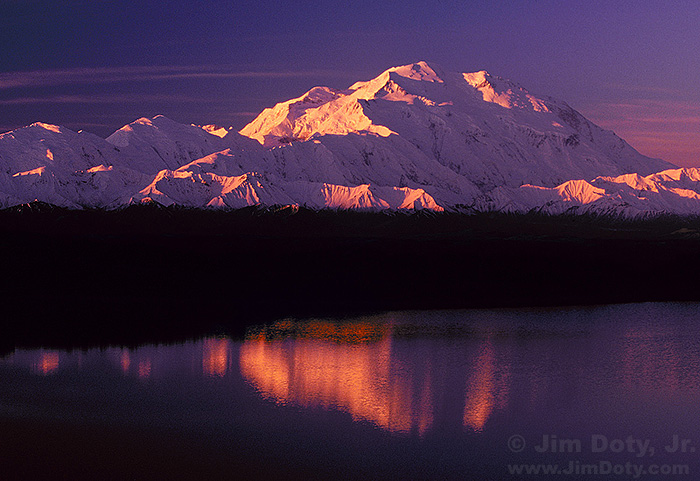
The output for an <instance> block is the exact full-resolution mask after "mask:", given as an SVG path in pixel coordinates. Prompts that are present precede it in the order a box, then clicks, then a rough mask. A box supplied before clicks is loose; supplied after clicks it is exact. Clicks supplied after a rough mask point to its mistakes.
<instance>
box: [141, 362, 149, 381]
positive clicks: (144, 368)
mask: <svg viewBox="0 0 700 481" xmlns="http://www.w3.org/2000/svg"><path fill="white" fill-rule="evenodd" d="M150 376H151V359H150V358H146V359H144V360H142V361H139V377H140V378H142V379H148V378H149V377H150Z"/></svg>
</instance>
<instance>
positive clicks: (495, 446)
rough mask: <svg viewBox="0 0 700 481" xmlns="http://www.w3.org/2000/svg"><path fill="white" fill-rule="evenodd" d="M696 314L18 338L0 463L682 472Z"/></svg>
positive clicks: (467, 316) (696, 367)
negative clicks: (78, 346)
mask: <svg viewBox="0 0 700 481" xmlns="http://www.w3.org/2000/svg"><path fill="white" fill-rule="evenodd" d="M698 322H700V305H697V304H633V305H618V306H601V307H592V308H567V309H541V310H532V309H530V310H470V311H428V312H395V313H388V314H383V315H378V316H372V317H364V318H357V319H345V320H333V319H310V320H301V321H300V320H297V321H294V320H280V321H278V322H275V323H271V324H268V325H264V326H256V327H254V328H251V329H250V330H249V331H248V334H247V336H246V338H245V339H244V340H232V339H229V338H226V337H211V338H205V339H200V340H196V341H191V342H186V343H182V344H176V345H144V346H140V347H135V348H126V347H113V348H108V349H91V350H86V351H60V350H50V349H38V350H15V351H14V352H13V353H11V354H9V355H7V356H5V357H4V358H2V359H0V379H1V380H2V381H1V382H0V420H2V424H3V426H0V427H4V429H3V433H4V434H0V441H1V442H2V447H3V452H4V454H0V462H2V464H1V465H0V467H4V468H6V469H7V470H9V471H7V472H10V473H14V472H17V473H21V472H24V473H25V474H26V472H29V473H35V474H38V475H41V474H44V473H46V472H48V471H50V472H53V473H60V474H61V475H65V476H66V477H79V476H83V475H85V476H87V475H90V476H94V475H99V476H100V477H109V476H114V477H115V478H120V477H123V476H133V477H136V478H138V477H140V476H143V477H144V478H150V477H153V476H157V475H162V476H163V477H164V478H165V477H168V476H170V475H173V474H176V475H177V476H178V477H191V478H201V477H205V476H206V477H209V478H227V477H231V476H232V472H233V471H236V472H237V473H241V472H245V473H247V474H248V475H250V476H252V477H268V476H269V477H276V476H279V475H281V474H288V475H299V476H301V475H304V476H312V477H318V478H324V477H327V476H339V477H341V478H348V477H356V478H363V477H367V476H370V477H375V478H395V477H397V476H406V477H409V478H411V479H417V478H425V479H445V478H448V479H449V478H452V479H484V477H486V479H488V478H491V479H533V478H534V479H537V477H538V476H537V475H534V474H531V475H525V474H522V475H516V474H513V472H512V470H513V469H514V468H513V466H515V467H516V468H515V469H518V468H517V467H518V466H520V465H535V466H536V465H557V466H558V468H556V469H559V470H560V471H559V473H558V475H557V476H556V477H557V478H562V479H598V478H600V479H610V478H613V479H614V478H616V477H618V478H620V479H622V478H624V479H630V478H631V477H632V478H633V477H637V479H669V477H670V478H673V477H674V476H672V475H669V474H668V473H669V472H670V471H669V472H666V471H663V470H672V469H676V470H678V471H681V472H682V473H683V474H679V475H678V476H676V477H677V478H678V479H693V477H694V476H693V474H694V473H695V476H700V474H697V473H700V463H699V462H698V454H697V453H696V452H695V447H696V445H700V424H699V423H698V419H700V331H699V330H698V328H697V326H698ZM684 439H685V440H688V441H686V442H685V445H684V447H683V449H681V448H680V444H679V443H681V441H682V440H684ZM674 448H675V449H674ZM669 451H671V452H669ZM588 466H596V467H597V469H598V470H599V471H598V472H599V476H591V475H590V474H588V473H587V472H583V471H582V470H584V469H592V468H589V467H588ZM653 466H656V468H654V467H653ZM622 468H625V469H626V470H627V471H626V472H625V473H621V472H619V470H620V469H622ZM27 469H28V470H29V471H26V470H27ZM533 469H536V468H533ZM542 469H544V468H542ZM548 469H552V468H548ZM640 469H643V470H644V472H643V473H642V471H637V470H640ZM654 469H657V470H658V471H659V472H662V473H664V474H663V475H662V474H659V475H658V476H653V475H651V474H649V473H650V472H654ZM23 470H25V471H23ZM606 470H610V473H606ZM630 470H633V471H630ZM568 471H571V473H570V474H568ZM601 473H602V474H601ZM616 473H617V474H616ZM630 473H632V474H634V476H628V475H630ZM685 473H689V474H685ZM539 476H545V475H543V474H540V475H539ZM18 477H19V476H18ZM545 477H550V479H551V478H552V476H551V475H549V476H545Z"/></svg>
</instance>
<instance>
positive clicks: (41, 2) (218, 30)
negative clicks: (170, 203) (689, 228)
mask: <svg viewBox="0 0 700 481" xmlns="http://www.w3.org/2000/svg"><path fill="white" fill-rule="evenodd" d="M0 9H1V11H2V13H0V52H2V53H1V55H0V112H1V114H0V131H6V130H10V129H13V128H16V127H20V126H23V125H26V124H29V123H32V122H35V121H42V122H48V123H54V124H60V125H65V126H66V127H69V128H71V129H74V130H78V129H85V130H88V131H91V132H94V133H96V134H98V135H101V136H107V135H109V134H110V133H111V132H113V131H114V130H116V129H117V128H119V127H121V126H122V125H124V124H126V123H128V122H131V121H133V120H135V119H136V118H138V117H142V116H149V117H150V116H153V115H156V114H164V115H166V116H168V117H170V118H172V119H173V120H177V121H179V122H185V123H199V124H204V123H216V124H221V125H226V126H229V125H232V126H234V127H236V128H237V129H239V128H241V127H243V126H244V125H245V124H246V123H247V122H249V121H250V120H252V119H253V118H254V116H255V115H257V113H259V112H260V111H261V110H262V109H263V108H265V107H270V106H272V105H274V104H275V103H276V102H280V101H284V100H288V99H289V98H292V97H297V96H299V95H301V94H303V93H304V92H305V91H306V90H308V89H309V88H311V87H313V86H315V85H328V86H331V87H337V88H345V87H348V86H349V85H351V84H352V83H354V82H355V81H356V80H367V79H369V78H372V77H374V76H376V75H378V74H379V73H381V72H382V71H383V70H385V69H386V68H389V67H392V66H396V65H402V64H406V63H410V62H414V61H418V60H428V61H433V62H436V63H438V64H440V65H441V66H442V67H443V68H445V69H446V70H453V71H476V70H482V69H485V70H488V71H489V72H491V73H493V74H496V75H500V76H502V77H507V78H510V79H511V80H514V81H516V82H518V83H520V84H521V85H523V86H524V87H525V88H527V89H528V90H530V91H531V92H533V93H535V94H540V95H551V96H553V97H557V98H560V99H562V100H565V101H567V102H568V103H569V104H571V105H572V106H573V107H574V108H575V109H577V110H579V111H580V112H581V113H582V114H583V115H585V116H586V117H588V118H589V119H590V120H592V121H594V122H595V123H597V124H599V125H601V126H602V127H605V128H609V129H612V130H614V131H615V132H616V133H617V134H618V135H620V136H621V137H623V138H624V139H626V140H627V141H628V142H629V143H630V144H632V146H634V147H635V148H637V149H638V150H640V151H641V152H642V153H644V154H646V155H650V156H653V157H661V158H664V159H666V160H668V161H671V162H674V163H676V164H678V165H681V166H700V89H699V88H698V80H700V6H698V4H697V3H696V2H694V1H673V0H666V1H645V0H639V1H624V0H606V1H597V0H585V1H564V0H558V1H549V0H538V1H528V0H518V1H498V2H489V1H481V2H475V1H455V0H431V1H422V0H402V1H380V0H372V1H369V0H354V1H344V2H321V1H301V0H286V1H268V0H257V1H250V2H248V1H235V2H234V1H211V0H197V1H189V2H188V1H184V0H158V1H151V0H146V1H100V0H84V1H73V2H68V1H66V2H57V1H55V0H35V1H34V0H7V1H2V0H0Z"/></svg>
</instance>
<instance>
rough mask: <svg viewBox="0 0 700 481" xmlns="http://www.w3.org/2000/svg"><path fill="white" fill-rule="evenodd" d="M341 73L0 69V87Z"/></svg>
mask: <svg viewBox="0 0 700 481" xmlns="http://www.w3.org/2000/svg"><path fill="white" fill-rule="evenodd" d="M335 76H338V77H345V76H347V72H339V71H333V70H309V71H252V70H248V71H236V70H235V69H234V68H233V67H227V66H211V65H209V66H206V65H205V66H167V65H161V66H155V67H100V68H72V69H53V70H35V71H27V72H4V73H0V90H1V89H12V88H26V87H49V86H57V85H71V84H105V83H119V82H147V81H163V80H174V79H178V80H182V79H246V78H247V79H255V78H261V79H262V78H279V79H284V78H300V77H335Z"/></svg>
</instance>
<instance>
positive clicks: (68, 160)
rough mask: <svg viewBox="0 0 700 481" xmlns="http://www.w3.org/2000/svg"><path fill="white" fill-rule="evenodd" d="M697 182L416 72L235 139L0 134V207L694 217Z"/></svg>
mask: <svg viewBox="0 0 700 481" xmlns="http://www.w3.org/2000/svg"><path fill="white" fill-rule="evenodd" d="M698 186H700V177H699V176H698V173H697V172H696V170H694V169H678V168H675V166H673V165H672V164H670V163H668V162H664V161H662V160H660V159H652V158H649V157H646V156H643V155H642V154H640V153H639V152H637V151H636V150H634V149H633V148H632V147H630V146H629V145H628V144H627V143H626V142H625V141H624V140H622V139H620V138H619V137H617V136H616V135H615V134H614V133H613V132H612V131H609V130H604V129H601V128H600V127H598V126H596V125H595V124H593V123H591V122H590V121H588V120H587V119H585V117H583V116H582V115H581V114H580V113H578V112H577V111H576V110H574V109H573V108H571V107H570V106H569V105H568V104H567V103H566V102H563V101H559V100H555V99H553V98H551V97H541V96H536V95H534V94H531V93H530V92H528V91H527V90H526V89H524V88H523V87H521V86H519V85H518V84H516V83H515V82H512V81H510V80H507V79H504V78H501V77H498V76H495V75H492V74H490V73H488V72H486V71H483V70H481V71H476V72H471V73H458V72H447V71H445V70H444V69H442V68H441V67H440V66H438V65H436V64H433V63H427V62H416V63H413V64H408V65H404V66H399V67H393V68H390V69H387V70H386V71H384V72H382V73H381V74H380V75H379V76H377V77H375V78H373V79H370V80H368V81H359V82H356V83H354V84H353V85H351V86H350V87H349V88H347V89H335V88H330V87H314V88H312V89H310V90H309V91H307V92H306V93H304V94H303V95H301V96H299V97H297V98H294V99H291V100H288V101H286V102H281V103H279V104H277V105H275V106H273V107H270V108H267V109H265V110H263V111H262V112H261V113H260V115H258V117H256V119H254V120H253V121H252V122H250V123H249V124H248V125H247V126H245V127H244V128H243V129H241V131H240V132H235V131H233V130H230V129H226V128H220V127H216V126H213V125H208V126H197V125H186V124H179V123H177V122H174V121H172V120H170V119H168V118H166V117H164V116H156V117H154V118H152V119H148V118H140V119H137V120H135V121H134V122H132V123H130V124H128V125H126V126H124V127H122V128H121V129H119V130H117V131H116V132H114V133H113V134H112V135H110V136H109V137H107V138H106V139H101V138H100V137H97V136H94V135H92V134H89V133H86V132H82V131H81V132H73V131H70V130H69V129H66V128H65V127H60V126H52V125H50V124H42V123H35V124H32V125H30V126H27V127H24V128H20V129H17V130H15V131H12V132H8V133H5V134H2V135H0V206H2V207H9V206H11V205H17V204H18V203H25V202H30V201H33V200H40V201H45V202H50V203H55V204H56V205H60V206H64V207H70V208H86V207H99V208H108V209H109V208H116V207H118V206H120V205H127V204H130V203H138V202H148V201H156V202H160V203H163V204H164V205H170V204H173V203H175V204H181V205H186V206H191V207H202V208H206V207H218V208H238V207H242V206H245V205H256V204H264V205H271V204H282V205H287V204H294V205H302V206H308V207H311V208H336V209H368V210H381V209H431V210H444V209H449V210H455V209H457V210H460V209H461V210H465V209H466V211H473V210H504V211H512V212H528V211H530V210H538V209H539V210H543V211H546V212H552V213H558V212H567V211H573V212H575V211H577V210H581V211H582V212H583V211H585V212H595V211H600V212H608V211H610V210H613V211H619V212H623V213H624V215H631V216H636V215H649V214H651V215H653V214H654V213H680V214H691V213H697V212H700V187H698Z"/></svg>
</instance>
